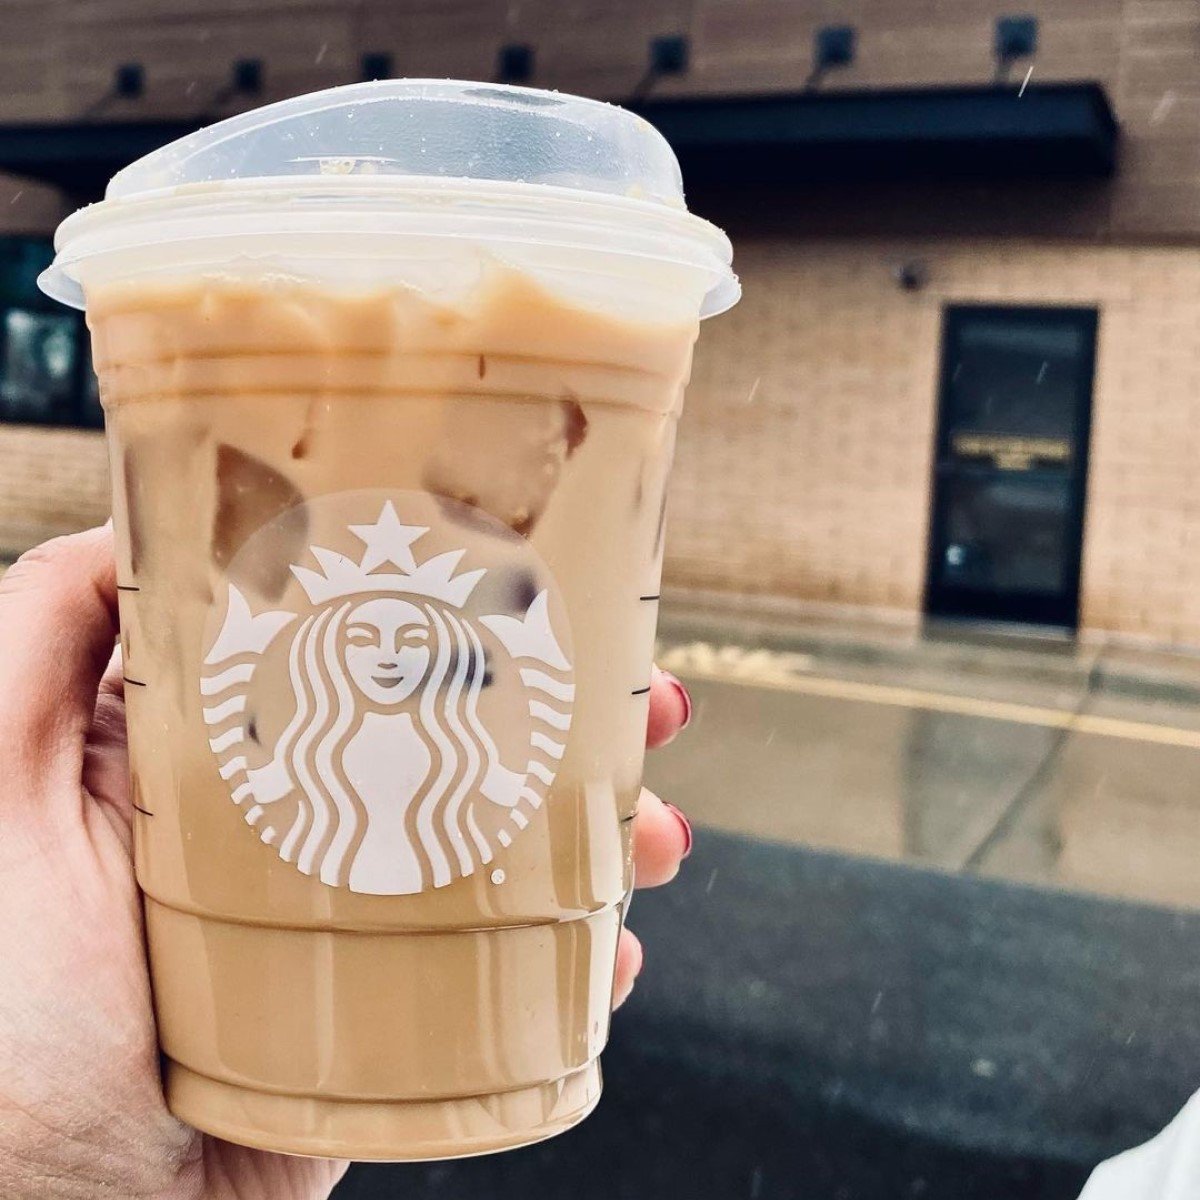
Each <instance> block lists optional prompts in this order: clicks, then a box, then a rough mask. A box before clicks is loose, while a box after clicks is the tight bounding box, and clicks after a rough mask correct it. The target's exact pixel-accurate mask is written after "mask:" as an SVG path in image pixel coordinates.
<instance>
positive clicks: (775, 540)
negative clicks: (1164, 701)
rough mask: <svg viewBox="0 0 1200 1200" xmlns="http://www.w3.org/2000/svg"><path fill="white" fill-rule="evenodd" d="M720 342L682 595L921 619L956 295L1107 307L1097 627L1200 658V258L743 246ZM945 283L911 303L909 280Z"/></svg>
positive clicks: (688, 490) (1017, 248)
mask: <svg viewBox="0 0 1200 1200" xmlns="http://www.w3.org/2000/svg"><path fill="white" fill-rule="evenodd" d="M738 249H739V266H740V269H741V271H742V273H743V280H744V283H745V285H746V294H745V299H744V300H743V302H742V304H741V305H740V306H739V307H738V308H737V309H735V310H734V311H733V312H732V313H729V314H727V315H726V316H724V317H720V318H718V319H717V320H715V321H712V322H710V323H709V324H707V325H706V326H705V328H704V331H703V334H702V337H701V343H700V347H699V350H698V354H697V360H696V368H695V372H694V375H693V384H692V387H691V390H690V392H689V396H688V406H687V409H686V411H685V415H684V421H683V425H682V427H681V436H680V441H679V450H678V457H677V467H676V476H675V490H674V496H673V508H672V524H671V536H670V538H669V540H668V547H667V564H666V574H667V579H668V582H669V583H672V584H674V585H676V586H683V587H691V588H699V589H704V590H718V591H728V592H751V593H757V594H760V595H765V596H771V597H782V598H786V599H788V600H790V601H798V602H802V603H807V604H837V605H851V606H862V607H865V608H867V609H870V610H873V611H876V612H879V613H883V612H890V614H891V615H893V616H896V615H899V616H907V617H908V618H910V619H915V618H916V616H917V614H918V613H919V611H920V608H921V602H922V586H923V579H924V571H925V553H926V536H927V524H928V510H929V493H930V469H931V456H932V448H933V438H934V427H935V421H936V404H937V367H938V361H939V353H940V346H939V336H940V321H941V310H942V306H943V305H944V304H946V303H1011V304H1081V305H1096V306H1098V307H1099V308H1100V310H1101V316H1100V340H1099V347H1098V354H1097V374H1096V384H1095V398H1094V417H1093V437H1092V449H1091V466H1090V478H1089V494H1088V509H1087V519H1086V528H1085V533H1084V568H1083V613H1082V623H1083V625H1084V627H1085V628H1090V629H1094V630H1101V629H1107V630H1119V631H1121V632H1123V633H1129V634H1135V635H1138V636H1142V637H1145V638H1148V639H1150V640H1154V641H1161V642H1183V643H1189V644H1193V645H1200V499H1197V500H1192V499H1191V491H1190V489H1191V486H1192V482H1193V479H1194V477H1195V474H1196V464H1197V463H1198V462H1200V340H1198V338H1197V333H1198V331H1200V250H1195V249H1183V248H1178V249H1170V248H1167V249H1154V248H1137V247H1123V248H1115V247H1110V248H1084V247H1081V246H1077V245H1032V244H1028V243H1021V242H1017V241H1007V242H945V241H941V242H932V243H927V244H923V243H913V242H899V241H896V242H892V241H869V242H868V241H861V240H860V241H845V242H833V241H820V242H801V241H797V240H795V239H785V238H778V237H764V238H758V239H756V238H754V237H752V236H745V237H743V238H742V239H741V240H740V242H739V245H738ZM910 258H916V259H920V260H921V261H923V262H924V263H925V264H926V265H927V268H928V271H929V283H928V286H927V287H926V288H925V289H924V290H923V291H920V292H916V293H911V292H905V291H902V290H901V289H900V288H899V287H898V286H897V285H896V283H895V280H894V278H893V274H892V272H893V269H894V268H895V266H896V265H897V264H898V263H901V262H903V261H905V260H907V259H910Z"/></svg>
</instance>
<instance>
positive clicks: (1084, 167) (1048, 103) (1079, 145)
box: [639, 83, 1117, 184]
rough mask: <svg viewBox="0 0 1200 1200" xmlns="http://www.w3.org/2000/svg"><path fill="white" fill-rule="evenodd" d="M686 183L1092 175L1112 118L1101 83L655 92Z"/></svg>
mask: <svg viewBox="0 0 1200 1200" xmlns="http://www.w3.org/2000/svg"><path fill="white" fill-rule="evenodd" d="M639 111H640V112H641V113H642V115H643V116H645V117H646V118H647V119H648V120H649V121H651V122H652V123H653V124H654V125H655V126H657V128H658V129H659V130H660V131H661V132H662V133H663V134H664V135H665V136H666V138H667V140H668V141H669V142H670V143H671V145H672V146H673V147H674V148H675V152H676V153H677V154H678V155H679V158H680V161H681V163H682V165H683V174H684V178H685V179H686V180H687V181H688V183H689V184H691V183H697V182H708V181H718V182H721V183H724V184H736V183H737V182H739V181H742V180H745V181H746V182H752V183H759V184H761V183H774V184H787V183H821V182H840V181H845V180H852V179H917V178H920V179H937V178H963V177H975V178H990V179H1002V178H1017V177H1025V178H1029V177H1042V178H1049V177H1053V178H1058V179H1063V178H1096V177H1102V176H1106V175H1111V174H1112V172H1113V170H1114V169H1115V166H1116V145H1117V122H1116V119H1115V117H1114V116H1113V112H1112V107H1111V106H1110V104H1109V102H1108V97H1107V95H1106V94H1105V91H1104V88H1103V87H1102V86H1101V85H1100V84H1098V83H1078V84H1042V85H1032V84H1031V85H1029V86H1027V87H1025V88H1024V89H1023V90H1022V89H1020V88H1019V87H1017V86H1015V85H1003V86H999V85H996V86H990V87H971V88H965V87H964V88H921V89H903V90H890V91H862V92H800V93H795V94H790V95H776V96H753V97H738V98H731V99H724V100H712V99H704V100H665V99H664V100H655V101H648V102H646V103H643V104H641V105H640V106H639Z"/></svg>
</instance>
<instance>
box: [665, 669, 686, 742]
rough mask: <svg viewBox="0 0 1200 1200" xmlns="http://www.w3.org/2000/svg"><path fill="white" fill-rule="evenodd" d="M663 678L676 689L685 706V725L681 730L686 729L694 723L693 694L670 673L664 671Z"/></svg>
mask: <svg viewBox="0 0 1200 1200" xmlns="http://www.w3.org/2000/svg"><path fill="white" fill-rule="evenodd" d="M663 676H664V677H665V678H666V681H667V682H668V683H669V684H670V685H671V686H672V687H673V688H674V689H675V694H676V695H677V696H678V697H679V699H680V701H681V702H682V704H683V724H682V725H680V726H679V728H680V729H686V728H687V727H688V726H689V725H690V724H691V723H692V694H691V692H689V691H688V690H687V688H685V687H684V686H683V684H682V683H680V682H679V680H678V679H676V678H675V676H674V675H672V674H671V672H670V671H664V672H663Z"/></svg>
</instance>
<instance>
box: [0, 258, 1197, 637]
mask: <svg viewBox="0 0 1200 1200" xmlns="http://www.w3.org/2000/svg"><path fill="white" fill-rule="evenodd" d="M909 259H919V260H921V261H922V262H924V263H925V264H926V266H927V269H928V272H929V282H928V285H927V287H926V288H925V289H924V290H923V291H920V292H915V293H914V292H905V291H902V290H901V289H900V288H899V287H898V286H897V285H896V282H895V280H894V277H893V271H894V269H895V267H896V266H897V265H898V264H900V263H902V262H904V261H906V260H909ZM739 267H740V269H741V271H742V275H743V281H744V283H745V286H746V294H745V299H744V300H743V301H742V303H741V304H740V305H739V306H738V307H737V308H735V309H734V310H733V311H732V312H730V313H728V314H726V315H725V316H723V317H719V318H717V319H716V320H714V321H711V322H709V323H707V324H706V325H705V327H704V330H703V334H702V337H701V341H700V346H699V350H698V353H697V358H696V368H695V372H694V375H693V383H692V387H691V389H690V391H689V394H688V403H687V407H686V410H685V413H684V420H683V423H682V426H681V430H680V440H679V450H678V457H677V465H676V474H675V482H674V489H673V494H672V511H671V531H670V538H669V539H668V545H667V563H666V578H667V582H668V584H669V585H673V586H675V587H682V588H692V589H703V590H715V591H720V592H725V593H751V594H754V595H758V596H765V597H772V598H776V599H782V600H783V601H785V602H787V603H800V604H805V605H818V606H823V605H837V606H842V607H845V606H851V607H854V608H861V609H866V610H869V611H870V612H873V613H876V614H878V615H881V616H884V615H886V616H889V617H892V618H897V617H898V618H901V619H908V620H915V619H916V618H917V616H918V614H919V612H920V609H921V603H922V586H923V579H924V571H925V552H926V536H927V523H928V510H929V492H930V469H931V456H932V447H933V437H934V425H935V420H936V404H937V369H938V361H939V353H940V346H939V336H940V323H941V310H942V306H943V305H944V304H947V303H977V302H978V303H1012V304H1055V303H1060V304H1083V305H1096V306H1098V307H1099V308H1100V310H1101V316H1100V339H1099V346H1098V354H1097V372H1096V384H1095V399H1094V414H1093V431H1092V449H1091V464H1090V478H1089V494H1088V509H1087V520H1086V528H1085V533H1084V568H1083V625H1084V627H1085V628H1090V629H1093V630H1104V629H1108V630H1118V631H1121V632H1123V633H1128V634H1134V635H1138V636H1141V637H1144V638H1147V639H1150V640H1153V641H1158V642H1182V643H1187V644H1191V645H1200V497H1198V498H1196V499H1193V498H1192V496H1193V494H1192V492H1191V487H1192V486H1193V480H1194V478H1195V475H1196V470H1197V463H1200V341H1198V339H1197V331H1198V330H1200V250H1192V249H1183V248H1167V249H1154V248H1137V247H1124V248H1094V249H1088V248H1084V247H1081V246H1078V245H1066V244H1059V245H1050V244H1046V245H1033V244H1028V243H1021V242H1016V241H1004V242H945V241H939V242H931V243H920V242H899V241H862V240H857V241H829V240H824V241H812V242H800V241H796V240H794V239H783V238H776V237H760V238H755V237H753V236H745V237H743V238H742V239H741V240H740V242H739ZM0 464H3V470H2V471H0V550H4V549H7V550H10V551H11V550H17V549H21V548H23V547H24V546H27V545H29V544H32V543H33V542H34V541H36V540H38V539H40V538H42V537H46V536H50V535H52V534H54V533H59V532H65V531H66V530H68V529H73V528H81V527H83V526H85V525H88V524H93V523H95V522H96V521H99V520H103V519H104V517H105V516H106V515H107V512H108V498H107V476H106V465H105V458H104V451H103V442H102V441H101V439H100V437H99V435H97V434H91V433H77V432H66V431H54V430H43V429H32V428H19V427H4V426H0Z"/></svg>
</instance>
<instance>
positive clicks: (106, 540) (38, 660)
mask: <svg viewBox="0 0 1200 1200" xmlns="http://www.w3.org/2000/svg"><path fill="white" fill-rule="evenodd" d="M116 635H117V582H116V571H115V567H114V564H113V544H112V530H111V528H110V527H109V526H105V527H104V528H102V529H91V530H88V532H86V533H79V534H74V535H72V536H70V537H63V538H56V539H55V540H54V541H51V542H46V543H45V544H44V545H42V546H38V547H37V548H36V549H33V550H31V551H29V553H28V554H26V555H24V556H23V557H22V558H20V559H19V560H18V561H17V562H16V563H15V564H14V565H13V566H12V567H10V568H9V570H8V571H7V572H5V574H4V576H3V578H0V729H3V730H4V731H5V738H6V740H7V762H6V763H5V764H4V765H3V766H2V767H0V772H2V774H3V776H6V778H0V788H2V787H3V786H4V785H5V784H10V785H11V784H13V783H16V785H17V788H16V790H17V791H18V792H20V791H21V790H22V786H25V787H27V786H28V785H29V784H39V785H43V786H44V784H45V782H46V777H47V774H48V773H51V772H57V771H58V770H59V769H61V770H63V771H67V772H72V771H73V772H74V774H75V778H76V779H78V771H79V764H80V760H81V759H82V755H83V744H84V738H85V737H86V735H87V731H88V727H89V726H90V724H91V720H92V713H93V710H94V708H95V705H96V692H97V689H98V688H99V686H100V677H101V675H102V674H103V672H104V668H105V665H106V664H107V662H108V660H109V658H110V657H111V655H112V652H113V643H114V641H115V639H116Z"/></svg>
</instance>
